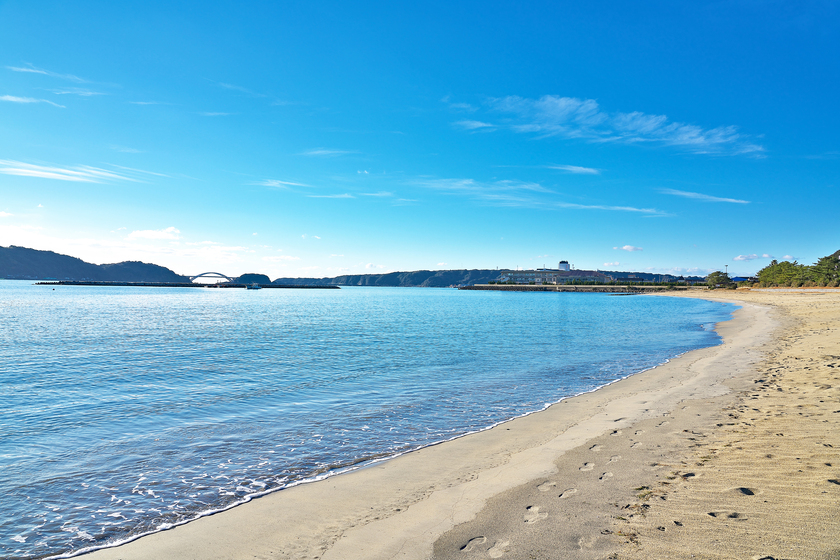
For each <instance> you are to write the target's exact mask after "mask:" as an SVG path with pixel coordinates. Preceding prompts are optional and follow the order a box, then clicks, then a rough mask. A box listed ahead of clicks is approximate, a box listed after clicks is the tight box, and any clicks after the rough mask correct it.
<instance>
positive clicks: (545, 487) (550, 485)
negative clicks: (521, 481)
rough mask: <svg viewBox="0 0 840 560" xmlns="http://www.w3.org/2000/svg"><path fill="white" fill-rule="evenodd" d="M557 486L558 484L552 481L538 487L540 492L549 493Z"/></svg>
mask: <svg viewBox="0 0 840 560" xmlns="http://www.w3.org/2000/svg"><path fill="white" fill-rule="evenodd" d="M555 486H557V483H556V482H551V481H549V482H543V483H542V484H540V485H539V486H537V490H539V491H540V492H548V491H549V490H551V489H552V488H554V487H555Z"/></svg>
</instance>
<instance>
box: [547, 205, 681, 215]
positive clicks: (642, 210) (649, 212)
mask: <svg viewBox="0 0 840 560" xmlns="http://www.w3.org/2000/svg"><path fill="white" fill-rule="evenodd" d="M554 205H555V206H557V207H558V208H570V209H573V210H574V209H577V210H612V211H615V212H635V213H638V214H647V215H648V216H659V217H665V216H669V215H670V214H667V213H665V212H663V211H662V210H657V209H656V208H637V207H635V206H612V205H608V204H576V203H573V202H555V203H554Z"/></svg>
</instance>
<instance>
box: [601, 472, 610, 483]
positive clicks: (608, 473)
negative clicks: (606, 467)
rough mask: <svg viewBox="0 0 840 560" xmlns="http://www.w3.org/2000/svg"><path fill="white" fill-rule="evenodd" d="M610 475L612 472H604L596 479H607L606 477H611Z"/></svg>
mask: <svg viewBox="0 0 840 560" xmlns="http://www.w3.org/2000/svg"><path fill="white" fill-rule="evenodd" d="M612 475H613V473H611V472H605V473H604V474H602V475H601V477H600V478H598V480H600V481H604V480H607V479H608V478H612Z"/></svg>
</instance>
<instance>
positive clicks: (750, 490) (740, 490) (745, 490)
mask: <svg viewBox="0 0 840 560" xmlns="http://www.w3.org/2000/svg"><path fill="white" fill-rule="evenodd" d="M735 491H736V492H738V493H739V494H743V495H744V496H755V495H756V494H757V493H758V490H756V489H755V488H746V487H741V488H736V489H735Z"/></svg>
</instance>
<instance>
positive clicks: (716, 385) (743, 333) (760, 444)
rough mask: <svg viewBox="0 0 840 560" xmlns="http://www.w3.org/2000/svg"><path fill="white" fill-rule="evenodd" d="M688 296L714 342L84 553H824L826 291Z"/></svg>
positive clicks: (837, 531) (833, 392)
mask: <svg viewBox="0 0 840 560" xmlns="http://www.w3.org/2000/svg"><path fill="white" fill-rule="evenodd" d="M700 296H701V297H704V298H707V299H722V300H730V299H731V300H738V301H740V302H742V303H741V305H743V308H742V309H741V310H739V311H737V312H736V313H735V319H734V320H733V321H730V322H726V323H722V324H720V325H719V331H720V332H721V334H722V336H723V337H724V341H725V343H724V344H723V345H721V346H717V347H714V348H706V349H702V350H698V351H695V352H691V353H689V354H686V355H685V356H682V357H680V358H678V359H676V360H673V361H672V362H670V363H668V364H665V365H663V366H660V367H657V368H654V369H653V370H650V371H647V372H644V373H641V374H638V375H635V376H632V377H630V378H628V379H625V380H622V381H619V382H617V383H614V384H612V385H609V386H607V387H604V388H602V389H600V390H598V391H596V392H594V393H590V394H586V395H581V396H579V397H575V398H572V399H567V400H565V401H563V402H562V403H560V404H557V405H555V406H552V407H551V408H549V409H548V410H545V411H543V412H540V413H536V414H532V415H530V416H527V417H524V418H519V419H516V420H513V421H511V422H508V423H506V424H503V425H501V426H498V427H496V428H494V429H492V430H488V431H485V432H481V433H478V434H473V435H470V436H466V437H464V438H460V439H458V440H455V441H452V442H447V443H444V444H441V445H437V446H433V447H429V448H426V449H423V450H420V451H417V452H414V453H410V454H407V455H404V456H402V457H398V458H397V459H394V460H391V461H388V462H385V463H382V464H378V465H374V466H372V467H368V468H365V469H361V470H358V471H355V472H352V473H348V474H345V475H340V476H336V477H333V478H330V479H327V480H324V481H321V482H317V483H313V484H307V485H302V486H298V487H295V488H291V489H288V490H284V491H282V492H278V493H275V494H272V495H269V496H266V497H263V498H260V499H257V500H254V501H252V502H250V503H248V504H244V505H242V506H240V507H237V508H234V509H232V510H229V511H227V512H223V513H221V514H218V515H213V516H210V517H205V518H203V519H200V520H198V521H195V522H193V523H189V524H187V525H184V526H181V527H177V528H175V529H172V530H170V531H165V532H162V533H157V534H154V535H150V536H147V537H144V538H141V539H138V540H136V541H134V542H131V543H129V544H126V545H124V546H121V547H117V548H112V549H106V550H101V551H97V552H95V553H93V554H91V555H90V556H87V557H86V558H91V559H95V560H104V559H118V558H119V559H125V560H128V559H149V558H162V559H163V558H166V559H170V558H171V559H214V558H219V559H223V558H224V559H228V558H242V559H244V558H282V559H285V558H294V559H302V558H324V559H330V558H334V559H354V558H358V559H380V558H382V559H385V558H404V559H409V558H416V559H426V558H432V557H434V558H438V559H448V558H457V559H465V560H467V559H473V558H587V559H588V558H593V559H595V558H597V559H601V558H605V559H606V558H756V559H757V558H776V559H781V558H840V556H838V549H840V545H838V544H837V543H838V542H840V536H838V535H840V516H838V514H840V505H839V504H840V456H838V455H837V450H839V449H840V432H838V430H837V424H838V422H840V399H838V388H837V387H840V382H839V381H840V380H839V379H838V377H840V329H838V326H840V292H833V293H813V292H805V293H799V292H784V293H780V292H742V291H738V292H737V293H736V292H720V291H716V292H703V293H701V294H700ZM650 297H657V296H650ZM832 386H834V387H832Z"/></svg>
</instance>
